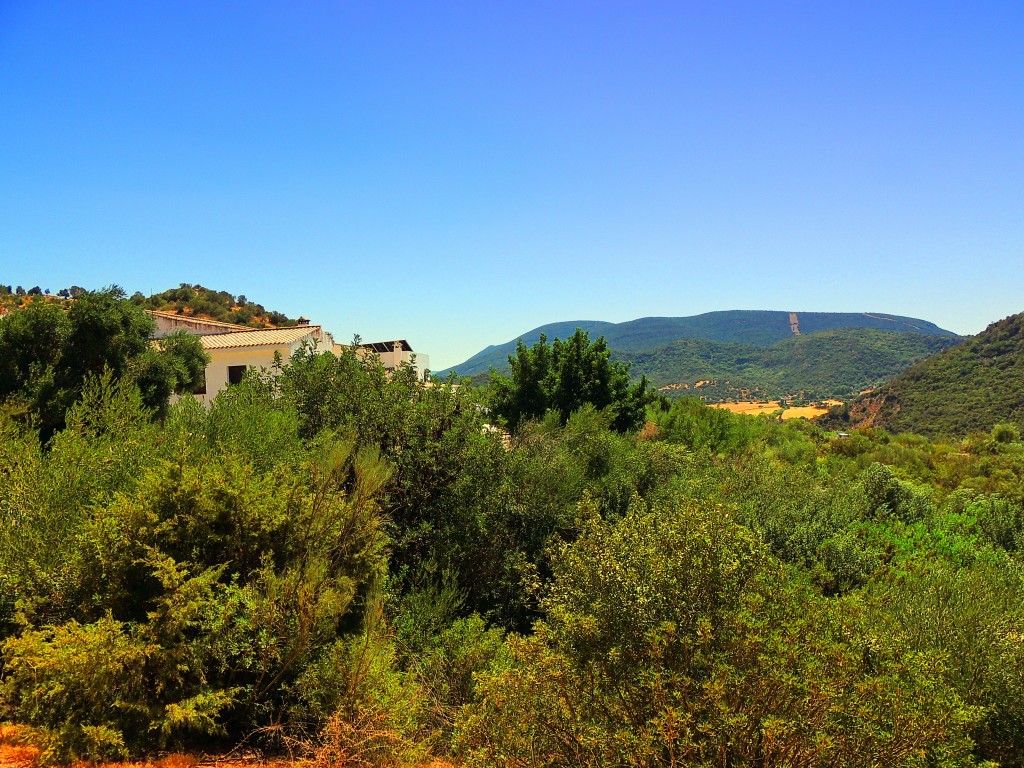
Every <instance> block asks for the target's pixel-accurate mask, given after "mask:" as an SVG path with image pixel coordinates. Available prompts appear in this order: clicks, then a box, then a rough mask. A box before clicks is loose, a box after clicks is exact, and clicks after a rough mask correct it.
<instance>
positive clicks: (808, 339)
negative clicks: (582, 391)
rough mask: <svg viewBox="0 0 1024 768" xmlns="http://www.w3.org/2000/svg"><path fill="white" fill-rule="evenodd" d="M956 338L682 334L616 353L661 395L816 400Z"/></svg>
mask: <svg viewBox="0 0 1024 768" xmlns="http://www.w3.org/2000/svg"><path fill="white" fill-rule="evenodd" d="M958 343H960V339H959V337H956V336H935V335H925V334H921V333H906V332H896V331H876V330H873V329H871V328H840V329H837V330H832V331H821V332H818V333H813V334H809V335H802V334H801V335H800V336H791V337H790V338H788V339H783V340H782V341H780V342H777V343H776V344H773V345H772V346H770V347H758V346H754V345H751V344H722V343H719V342H714V341H707V340H706V339H682V340H680V341H676V342H673V343H672V344H669V345H667V346H665V347H660V348H658V349H653V350H646V351H642V352H637V353H629V354H619V355H616V356H617V357H618V358H619V359H622V360H625V361H628V362H629V363H630V364H631V368H630V370H631V373H633V375H636V376H639V375H644V376H647V378H648V379H649V380H650V381H651V383H652V384H653V385H654V386H655V387H658V388H659V389H661V390H662V391H663V392H664V393H665V394H667V395H669V396H673V395H676V396H678V395H700V397H702V398H703V399H705V400H708V401H717V400H725V399H739V400H749V399H759V400H776V399H779V398H782V397H787V396H796V397H800V398H802V399H805V400H823V399H827V398H833V397H849V396H852V395H856V394H858V393H859V392H861V391H863V390H865V389H867V388H869V387H873V386H876V385H878V384H880V383H882V382H884V381H886V380H888V379H890V378H892V377H893V376H895V375H896V374H898V373H900V372H902V371H904V370H906V369H907V367H909V366H910V365H913V364H914V363H917V362H919V361H921V360H923V359H925V358H927V357H929V356H930V355H934V354H936V353H938V352H940V351H942V350H944V349H946V348H948V347H950V346H952V345H954V344H958Z"/></svg>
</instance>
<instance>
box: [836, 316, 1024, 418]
mask: <svg viewBox="0 0 1024 768" xmlns="http://www.w3.org/2000/svg"><path fill="white" fill-rule="evenodd" d="M1005 422H1009V423H1013V424H1016V425H1017V426H1018V427H1024V314H1020V315H1013V316H1011V317H1008V318H1006V319H1004V320H1000V321H999V322H997V323H993V324H992V325H990V326H989V327H988V328H987V329H986V330H985V331H984V332H982V333H980V334H978V335H977V336H975V337H973V338H972V339H970V340H968V341H966V342H964V343H963V344H961V345H959V346H956V347H953V348H952V349H948V350H946V351H945V352H943V353H942V354H941V355H937V356H936V357H933V358H929V359H927V360H925V361H923V362H921V363H919V364H918V365H915V366H914V367H912V368H910V369H909V370H907V371H906V372H905V373H903V374H902V375H900V376H899V377H897V378H896V379H894V380H893V381H892V382H891V383H889V384H888V385H886V386H885V387H882V388H881V389H879V390H878V391H877V392H873V393H871V394H870V395H867V396H865V397H862V398H860V399H858V400H857V401H855V402H854V403H852V404H851V406H850V408H849V413H848V414H846V415H845V418H844V419H843V423H849V424H851V425H854V426H880V427H885V428H887V429H889V430H892V431H895V432H917V433H919V434H924V435H930V436H939V435H942V436H963V435H966V434H968V433H970V432H973V431H977V430H983V431H988V430H991V429H992V427H993V426H994V425H996V424H999V423H1005Z"/></svg>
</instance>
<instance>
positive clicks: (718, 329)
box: [441, 310, 955, 377]
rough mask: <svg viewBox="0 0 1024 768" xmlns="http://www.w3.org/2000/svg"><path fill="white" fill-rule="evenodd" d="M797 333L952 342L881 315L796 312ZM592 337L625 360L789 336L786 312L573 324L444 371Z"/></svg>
mask: <svg viewBox="0 0 1024 768" xmlns="http://www.w3.org/2000/svg"><path fill="white" fill-rule="evenodd" d="M795 314H796V320H797V328H798V330H799V332H800V334H802V335H806V334H814V333H819V332H821V331H830V330H836V329H839V328H869V329H873V330H882V331H898V332H903V333H920V334H924V335H929V336H951V337H952V336H955V334H953V333H951V332H950V331H946V330H943V329H942V328H939V327H938V326H937V325H935V324H934V323H929V322H927V321H925V320H918V319H916V318H912V317H901V316H899V315H886V314H881V313H867V312H865V313H852V312H799V313H795ZM577 328H579V329H581V330H583V331H586V332H587V333H589V334H590V335H591V336H592V337H594V338H597V337H598V336H603V337H604V339H605V340H606V342H607V343H608V347H609V348H610V349H611V350H612V351H613V353H615V354H619V355H628V354H634V353H639V352H642V351H650V350H655V349H659V348H662V347H665V346H667V345H669V344H672V343H673V342H676V341H679V340H681V339H704V340H707V341H715V342H719V343H722V344H747V345H753V346H761V347H765V346H771V345H772V344H775V343H777V342H779V341H782V340H784V339H788V338H790V337H792V336H794V333H793V329H792V325H791V323H790V313H789V312H774V311H761V310H730V311H724V312H707V313H705V314H702V315H694V316H692V317H644V318H640V319H638V320H630V321H628V322H624V323H607V322H601V321H594V320H575V321H569V322H561V323H552V324H549V325H544V326H541V327H540V328H534V329H533V330H532V331H529V332H528V333H524V334H523V335H522V336H520V337H519V339H513V340H512V341H509V342H506V343H505V344H498V345H494V346H490V347H487V348H486V349H484V350H482V351H480V352H478V353H477V354H475V355H474V356H473V357H471V358H469V360H467V361H465V362H464V363H462V364H460V365H456V366H453V367H452V368H451V369H449V371H442V372H441V374H442V375H443V374H446V373H448V372H454V373H457V374H458V375H460V376H470V377H472V376H477V375H479V374H483V373H487V371H489V370H490V369H491V368H492V367H493V368H495V369H496V370H497V371H498V372H499V373H504V372H507V370H508V356H509V355H512V354H515V351H516V342H517V341H519V340H521V341H522V342H523V343H524V344H526V345H527V346H530V345H532V344H534V343H535V342H536V341H537V340H538V339H539V338H540V337H541V335H542V334H543V335H544V336H546V337H547V338H549V339H554V338H558V339H566V338H568V337H569V336H571V335H572V334H573V332H574V331H575V330H576V329H577Z"/></svg>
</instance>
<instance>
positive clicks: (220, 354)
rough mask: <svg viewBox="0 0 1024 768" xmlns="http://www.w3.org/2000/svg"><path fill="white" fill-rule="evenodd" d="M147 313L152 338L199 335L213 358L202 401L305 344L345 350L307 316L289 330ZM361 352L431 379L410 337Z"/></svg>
mask: <svg viewBox="0 0 1024 768" xmlns="http://www.w3.org/2000/svg"><path fill="white" fill-rule="evenodd" d="M148 312H149V315H150V316H151V317H152V318H153V320H154V322H155V323H156V330H155V331H154V332H153V338H157V339H160V338H163V337H165V336H169V335H170V334H172V333H174V332H175V331H179V330H185V331H188V332H189V333H194V334H195V335H197V336H199V341H200V343H201V344H202V345H203V349H204V350H206V354H208V355H209V356H210V364H209V365H207V366H206V379H205V382H204V384H203V385H202V386H200V387H199V388H198V389H197V390H196V391H195V393H194V394H195V396H196V399H198V400H199V401H200V402H203V403H210V402H212V401H213V399H214V398H215V397H216V396H217V394H218V393H220V392H221V391H223V390H224V389H225V388H227V387H228V386H230V385H232V384H237V383H238V382H240V381H241V380H242V377H243V376H244V375H245V372H246V371H247V370H249V369H257V370H258V369H261V368H266V369H268V370H269V369H270V368H271V367H272V366H273V365H274V362H275V359H280V361H281V363H282V364H285V363H287V362H288V361H289V360H290V359H291V356H292V354H293V353H294V352H295V350H297V349H298V348H299V347H300V346H302V344H304V343H305V344H309V343H315V344H316V347H317V349H318V350H319V351H321V352H334V353H335V354H337V353H338V351H339V350H340V349H341V346H340V345H338V344H336V343H335V342H334V338H333V337H332V336H331V334H330V333H328V332H327V331H325V330H323V329H322V328H321V327H320V326H319V325H309V321H308V320H305V319H304V318H300V319H299V324H298V325H295V326H292V327H290V328H248V327H246V326H244V325H233V324H232V323H221V322H218V321H216V320H204V319H201V318H192V317H189V316H187V315H178V314H175V313H173V312H157V311H154V310H148ZM359 351H360V352H361V353H363V354H373V355H377V356H378V357H379V358H380V361H381V363H382V364H383V365H384V367H385V368H386V369H388V370H394V369H395V368H397V367H398V366H400V365H401V364H402V363H408V364H410V365H412V366H413V367H414V368H415V369H416V372H417V374H418V375H419V377H420V378H421V379H423V378H425V376H426V372H427V369H428V365H429V360H430V358H429V357H427V355H422V354H417V353H415V352H413V350H412V347H411V346H410V345H409V342H408V341H406V340H405V339H398V340H395V341H382V342H372V343H369V344H360V345H359Z"/></svg>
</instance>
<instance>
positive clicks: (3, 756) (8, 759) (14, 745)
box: [0, 725, 458, 768]
mask: <svg viewBox="0 0 1024 768" xmlns="http://www.w3.org/2000/svg"><path fill="white" fill-rule="evenodd" d="M25 737H26V732H25V729H24V728H21V727H20V726H17V725H0V768H34V766H37V765H38V762H39V748H38V747H37V746H35V745H33V744H29V743H25V741H24V739H25ZM334 757H342V755H334ZM317 758H319V759H317ZM325 758H327V760H325ZM342 760H343V761H342V762H330V760H329V756H328V755H327V754H323V753H321V754H320V755H316V756H314V759H313V760H261V759H257V758H254V757H253V758H242V759H237V758H220V757H218V756H216V755H213V756H206V755H204V756H202V757H197V756H195V755H183V754H170V755H165V756H164V757H161V758H159V759H156V760H148V761H146V762H131V763H99V764H96V763H77V764H75V765H74V766H73V768H206V767H207V766H213V767H214V768H313V767H314V766H317V765H320V766H326V765H330V766H331V768H345V767H346V766H357V765H364V764H365V763H363V762H361V761H359V759H358V758H357V760H356V761H355V762H349V761H347V760H345V759H344V757H342ZM419 768H458V766H457V765H456V764H455V763H450V762H448V761H447V760H440V759H432V760H431V761H430V762H426V763H423V764H421V765H420V766H419Z"/></svg>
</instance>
